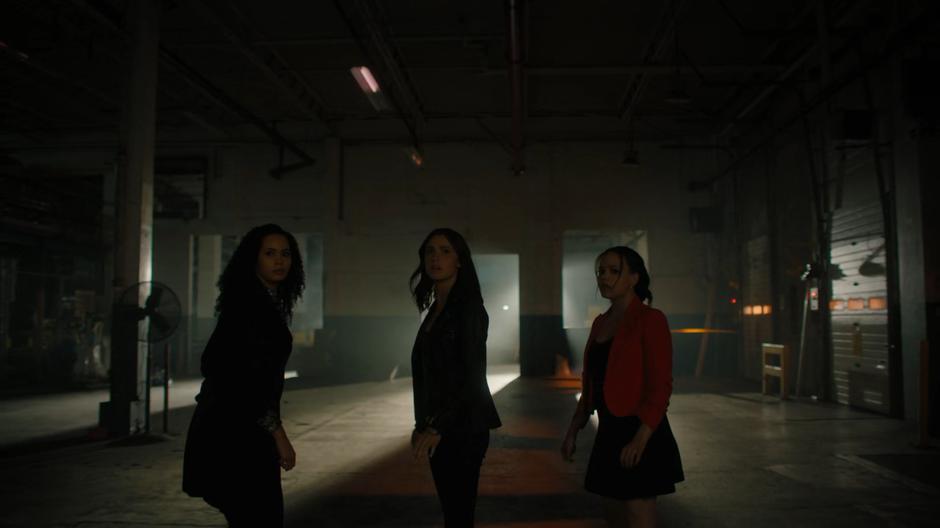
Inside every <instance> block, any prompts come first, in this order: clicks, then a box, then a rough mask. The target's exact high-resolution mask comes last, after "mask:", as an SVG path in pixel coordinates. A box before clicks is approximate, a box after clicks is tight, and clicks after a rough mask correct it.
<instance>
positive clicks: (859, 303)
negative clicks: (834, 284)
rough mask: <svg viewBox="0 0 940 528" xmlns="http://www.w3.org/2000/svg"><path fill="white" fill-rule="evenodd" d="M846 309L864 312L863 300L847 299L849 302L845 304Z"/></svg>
mask: <svg viewBox="0 0 940 528" xmlns="http://www.w3.org/2000/svg"><path fill="white" fill-rule="evenodd" d="M846 307H847V308H848V309H849V310H864V309H865V299H849V302H848V303H846Z"/></svg>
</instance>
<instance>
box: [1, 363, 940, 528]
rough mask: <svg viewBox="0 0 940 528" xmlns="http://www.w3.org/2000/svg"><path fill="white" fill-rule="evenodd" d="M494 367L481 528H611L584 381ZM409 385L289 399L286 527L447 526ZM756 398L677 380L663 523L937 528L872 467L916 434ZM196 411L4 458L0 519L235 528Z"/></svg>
mask: <svg viewBox="0 0 940 528" xmlns="http://www.w3.org/2000/svg"><path fill="white" fill-rule="evenodd" d="M493 374H494V375H493V376H492V377H491V380H492V383H493V386H494V387H493V388H494V391H497V390H498V392H497V394H496V403H497V406H498V408H499V410H500V413H501V415H502V418H503V423H504V424H505V425H504V427H503V428H501V429H499V430H498V431H497V432H496V433H495V434H494V435H493V437H492V441H491V447H490V451H489V452H488V455H487V459H486V462H485V464H484V466H483V471H482V476H481V483H480V500H479V503H478V523H477V524H478V526H480V527H492V528H496V527H499V528H509V527H523V526H525V527H559V528H563V527H575V526H578V527H581V526H584V527H594V526H597V527H600V526H605V524H604V522H603V521H602V503H601V501H600V500H599V499H598V498H597V497H594V496H592V495H589V494H587V493H586V492H584V491H583V489H582V480H583V476H584V469H585V466H586V463H587V457H588V455H589V452H590V446H591V441H592V436H593V429H592V428H591V427H590V426H589V427H588V428H587V429H586V430H585V432H584V434H582V437H581V438H580V439H579V451H578V453H577V455H576V460H575V462H574V463H566V462H563V461H562V460H561V459H560V456H559V455H558V446H559V442H560V435H561V434H562V433H563V431H564V429H565V427H566V425H567V421H568V418H569V416H570V413H571V411H572V409H573V407H574V404H575V397H576V393H577V391H578V387H577V383H576V382H572V381H566V380H549V379H522V378H520V379H513V378H514V377H515V376H514V374H513V373H511V372H506V371H504V370H498V369H497V371H496V372H494V373H493ZM510 380H512V381H511V382H510ZM507 382H509V383H508V385H506V386H505V387H504V388H502V389H501V390H499V388H500V387H499V386H500V385H501V384H505V383H507ZM410 389H411V383H410V380H409V379H402V380H396V381H394V382H385V383H368V384H358V385H346V386H340V387H326V388H314V389H297V390H291V391H288V392H287V393H285V401H284V407H283V408H284V415H285V424H286V427H287V429H288V432H289V434H290V436H291V438H292V439H293V441H294V446H295V448H296V450H297V453H298V464H297V468H296V469H295V470H293V471H291V472H289V473H285V474H284V491H285V497H286V507H287V526H290V527H308V526H310V527H313V526H315V527H334V526H335V527H356V526H364V527H365V526H368V527H380V526H388V527H424V526H440V525H441V523H440V514H439V509H438V505H437V500H436V498H435V496H434V493H433V483H432V481H431V477H430V471H429V469H428V465H427V462H426V461H424V460H421V461H414V460H412V458H411V456H410V453H409V450H408V446H407V442H408V435H409V433H410V430H411V423H412V418H411V392H410ZM744 389H745V390H743V391H742V390H741V389H740V387H739V388H735V389H732V390H730V391H727V392H726V391H722V390H720V387H716V386H714V384H712V386H707V384H701V383H693V382H691V381H689V380H678V381H677V394H675V395H674V397H673V400H672V404H671V407H670V411H669V416H670V421H671V423H672V426H673V429H674V431H675V434H676V437H677V440H678V442H679V446H680V449H681V451H682V456H683V462H684V465H685V470H686V478H687V480H686V482H684V483H682V484H680V485H679V486H678V492H677V493H676V494H674V495H671V496H668V497H664V498H661V499H660V501H659V512H660V516H661V521H662V522H661V524H662V525H663V526H695V527H698V526H706V527H710V526H716V527H723V526H727V527H737V526H747V527H750V526H762V527H764V526H768V527H776V526H800V527H802V526H825V527H838V526H846V527H848V526H852V527H857V526H898V527H901V526H935V525H936V519H937V517H938V516H940V506H937V504H940V500H938V499H940V489H937V488H935V487H932V486H931V485H929V484H927V483H926V482H924V481H923V480H918V479H915V478H911V477H909V476H905V475H904V474H902V473H898V472H895V471H892V470H890V469H888V468H886V467H884V466H882V465H878V464H876V463H873V462H871V459H869V458H866V457H868V456H870V455H886V454H909V455H913V456H916V457H923V458H918V459H917V460H925V461H927V460H931V461H932V460H935V459H936V456H935V454H933V453H930V452H928V453H926V454H925V453H923V452H918V451H916V450H914V449H913V448H911V447H909V444H910V441H911V440H912V439H913V438H914V431H913V429H912V428H911V427H909V426H908V425H906V424H904V423H903V422H900V421H897V420H892V419H887V418H883V417H880V416H876V415H872V414H868V413H863V412H858V411H853V410H851V409H848V408H845V407H841V406H835V405H828V404H817V403H812V402H780V401H778V400H775V399H773V398H769V397H761V396H760V395H758V394H756V393H754V392H750V391H748V390H747V389H748V387H745V388H744ZM191 412H192V408H191V407H182V408H177V409H175V410H173V411H171V424H172V428H171V429H172V430H173V431H175V432H176V433H177V436H175V437H172V438H171V439H170V440H167V441H162V442H156V443H150V444H143V445H129V446H127V445H120V444H113V443H111V444H109V443H105V442H95V443H83V444H78V445H70V446H67V447H58V448H56V449H51V450H42V451H40V452H33V453H28V454H22V453H21V454H15V453H14V454H11V453H9V452H6V453H5V454H0V501H2V511H3V515H2V518H0V526H4V527H6V526H10V527H13V526H24V527H25V526H29V527H47V526H48V527H53V526H56V527H59V526H63V527H64V526H81V527H127V526H141V527H152V526H193V527H196V526H198V527H203V526H224V525H225V523H224V521H223V519H222V518H221V516H220V515H219V514H217V513H216V512H215V511H214V510H212V509H211V508H209V507H208V506H206V505H205V504H204V503H203V502H202V501H200V500H198V499H191V498H189V497H186V496H185V495H183V494H182V493H181V492H180V490H179V485H180V462H181V455H182V448H183V441H184V437H183V435H182V434H180V433H183V432H185V428H186V424H187V423H188V420H189V416H190V414H191ZM62 414H63V415H67V414H68V406H67V405H64V406H62ZM42 416H43V419H48V417H49V416H50V414H49V413H44V414H42ZM155 423H159V418H157V421H156V422H155ZM8 427H10V422H7V421H4V422H3V428H4V430H6V429H7V428H8ZM873 459H877V457H873Z"/></svg>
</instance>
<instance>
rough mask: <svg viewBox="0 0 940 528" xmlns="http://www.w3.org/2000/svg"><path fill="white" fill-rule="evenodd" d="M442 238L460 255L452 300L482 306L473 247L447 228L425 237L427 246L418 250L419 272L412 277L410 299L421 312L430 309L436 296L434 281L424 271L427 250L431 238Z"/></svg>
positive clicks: (451, 291) (438, 229)
mask: <svg viewBox="0 0 940 528" xmlns="http://www.w3.org/2000/svg"><path fill="white" fill-rule="evenodd" d="M436 235H442V236H443V237H444V238H446V239H447V241H448V242H450V245H451V246H452V247H453V248H454V251H456V252H457V258H458V261H459V262H460V270H459V271H458V272H457V281H456V282H455V283H454V287H453V288H452V289H451V290H450V294H449V295H448V298H449V299H453V300H457V299H459V300H462V301H471V302H480V303H482V302H483V294H482V293H481V292H480V279H479V278H478V277H477V269H476V267H474V265H473V259H472V258H471V257H470V246H469V245H467V241H466V240H465V239H464V238H463V236H462V235H461V234H460V233H458V232H456V231H454V230H453V229H449V228H446V227H440V228H437V229H435V230H434V231H431V232H430V233H428V236H426V237H424V242H421V246H419V247H418V268H417V269H416V270H415V271H414V273H412V274H411V280H410V281H409V286H410V290H411V296H412V297H413V298H414V300H415V305H417V306H418V311H419V312H423V311H425V310H427V309H428V307H429V306H431V301H432V299H431V296H432V294H433V293H434V280H433V279H431V277H430V276H428V274H427V272H426V271H425V270H424V248H425V246H427V245H428V242H429V241H430V240H431V237H433V236H436Z"/></svg>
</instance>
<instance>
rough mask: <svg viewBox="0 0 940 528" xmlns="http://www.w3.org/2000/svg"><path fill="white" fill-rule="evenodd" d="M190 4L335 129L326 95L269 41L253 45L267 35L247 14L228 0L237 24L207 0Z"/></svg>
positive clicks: (312, 114)
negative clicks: (311, 83)
mask: <svg viewBox="0 0 940 528" xmlns="http://www.w3.org/2000/svg"><path fill="white" fill-rule="evenodd" d="M187 4H188V5H189V6H190V7H192V8H193V9H195V10H196V11H197V12H198V13H199V15H200V16H202V17H203V18H205V19H206V20H208V21H210V22H212V23H213V24H215V26H216V27H217V28H218V29H219V31H221V33H222V35H224V36H225V38H226V39H227V40H228V42H229V43H230V44H232V45H234V46H235V49H237V50H238V51H239V52H240V53H241V54H242V55H243V56H244V57H245V58H246V59H248V61H249V62H250V63H252V64H253V65H254V66H255V67H256V68H258V69H259V70H260V71H261V72H262V73H264V75H265V77H267V78H268V80H270V81H271V82H272V83H274V84H275V85H276V86H277V87H278V88H280V89H281V90H282V91H283V92H284V93H285V94H287V95H288V96H289V97H290V98H291V100H292V101H293V102H294V103H295V105H296V106H297V108H298V109H299V110H300V111H301V112H303V113H304V115H306V116H308V117H310V118H312V119H316V120H318V121H320V122H321V123H323V124H324V125H325V126H326V127H327V129H329V130H330V132H335V131H334V130H333V128H332V125H331V124H330V122H329V120H328V118H327V116H326V112H325V111H324V109H323V106H324V105H323V98H322V97H320V95H319V94H318V93H317V92H316V90H314V89H313V87H312V86H310V84H309V83H308V82H307V81H306V80H305V79H304V78H303V77H301V75H300V74H299V73H298V70H296V69H295V68H291V67H290V65H289V64H288V63H287V61H285V60H284V58H283V57H281V55H280V54H279V53H277V51H275V50H274V49H273V48H272V47H271V46H268V45H257V46H255V45H252V44H251V43H252V42H262V41H264V40H265V39H264V36H263V35H261V33H260V32H259V31H258V30H257V29H256V28H255V27H253V26H252V24H251V23H250V22H249V21H248V20H247V18H246V17H245V16H244V15H242V14H241V12H239V11H238V10H237V9H236V8H235V7H233V6H231V5H230V3H229V2H224V4H225V5H227V6H228V9H229V11H230V12H232V13H233V15H234V17H235V18H237V19H238V20H237V21H236V22H235V24H237V25H234V24H232V23H231V22H228V23H227V22H226V21H225V20H223V18H222V16H221V15H220V14H219V12H218V11H219V8H218V7H217V6H210V5H208V3H207V2H205V1H203V0H188V1H187Z"/></svg>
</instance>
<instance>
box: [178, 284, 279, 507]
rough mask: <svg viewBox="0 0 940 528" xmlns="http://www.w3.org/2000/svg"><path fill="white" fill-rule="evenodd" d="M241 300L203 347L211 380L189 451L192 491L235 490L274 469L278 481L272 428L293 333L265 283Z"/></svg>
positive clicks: (186, 472)
mask: <svg viewBox="0 0 940 528" xmlns="http://www.w3.org/2000/svg"><path fill="white" fill-rule="evenodd" d="M238 300H239V302H233V303H231V305H230V306H229V307H227V309H226V310H224V311H223V312H222V313H221V314H220V315H219V319H218V322H217V323H216V327H215V330H214V331H213V332H212V337H210V338H209V342H208V344H206V348H205V350H204V351H203V353H202V375H203V376H204V377H205V380H204V381H203V382H202V387H201V389H200V391H199V394H198V395H197V396H196V401H197V402H198V403H197V404H196V410H195V412H194V413H193V419H192V422H191V423H190V426H189V433H188V434H187V438H186V450H185V453H184V457H183V490H184V491H186V492H187V493H188V494H189V495H192V496H203V497H204V496H225V495H228V494H229V493H236V492H237V490H238V489H247V488H244V487H245V486H251V485H253V484H252V482H255V483H257V482H258V480H265V479H267V476H268V475H269V474H273V475H275V476H276V477H277V479H278V480H277V481H274V482H273V483H272V484H271V485H279V479H280V473H279V472H278V471H276V470H275V471H274V472H273V473H272V472H271V471H270V468H271V466H272V464H273V467H275V468H276V467H277V451H276V448H275V446H274V439H273V437H272V436H271V433H270V432H269V431H268V430H267V429H266V426H268V425H269V424H270V423H271V421H272V420H274V421H275V422H278V421H279V419H280V404H281V394H282V392H283V390H284V368H285V366H286V365H287V359H288V357H289V356H290V352H291V346H292V343H293V336H292V335H291V332H290V330H289V329H288V327H287V323H286V322H285V320H284V318H283V317H282V315H281V313H280V311H279V310H278V308H277V306H276V305H275V303H274V301H273V299H272V298H271V296H270V295H269V294H268V293H267V292H266V291H265V290H264V289H263V287H262V286H261V285H260V282H259V284H258V288H250V289H249V291H247V292H244V294H243V296H242V297H241V298H240V299H238ZM268 480H270V479H268Z"/></svg>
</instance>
